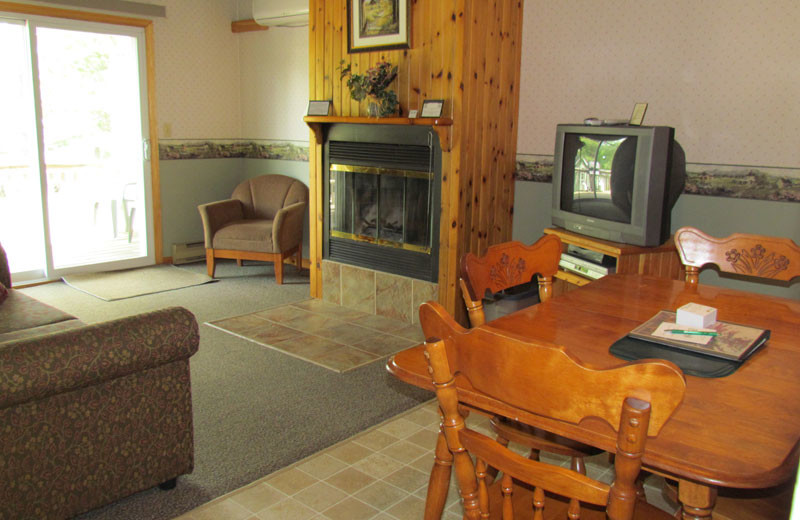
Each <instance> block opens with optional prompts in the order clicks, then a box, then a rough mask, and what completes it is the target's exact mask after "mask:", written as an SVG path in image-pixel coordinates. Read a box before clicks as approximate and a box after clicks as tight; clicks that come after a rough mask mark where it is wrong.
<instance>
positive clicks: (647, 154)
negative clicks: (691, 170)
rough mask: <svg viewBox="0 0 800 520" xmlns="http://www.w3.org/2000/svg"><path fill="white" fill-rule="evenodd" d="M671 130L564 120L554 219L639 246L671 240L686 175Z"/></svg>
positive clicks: (558, 151)
mask: <svg viewBox="0 0 800 520" xmlns="http://www.w3.org/2000/svg"><path fill="white" fill-rule="evenodd" d="M673 135H674V130H673V129H672V128H670V127H665V126H652V127H646V126H628V125H616V126H588V125H558V127H557V130H556V147H555V154H554V164H553V166H554V169H553V209H552V213H551V215H552V221H553V224H554V225H556V226H560V227H562V228H565V229H567V230H570V231H574V232H577V233H581V234H584V235H588V236H592V237H595V238H601V239H605V240H610V241H614V242H622V243H626V244H633V245H639V246H655V245H659V244H661V243H663V242H664V241H666V240H667V238H669V232H670V229H669V228H670V214H671V210H672V206H673V205H674V204H675V201H676V200H677V197H678V195H679V194H680V192H681V191H683V185H684V180H685V175H686V171H685V162H684V160H683V151H682V150H681V149H680V146H679V145H678V144H677V143H676V142H675V141H674V139H673ZM676 158H677V160H674V159H676Z"/></svg>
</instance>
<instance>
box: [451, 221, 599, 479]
mask: <svg viewBox="0 0 800 520" xmlns="http://www.w3.org/2000/svg"><path fill="white" fill-rule="evenodd" d="M560 259H561V240H560V239H559V238H558V237H557V236H555V235H545V236H543V237H542V238H540V239H539V240H537V241H536V242H535V243H534V244H533V245H531V246H526V245H524V244H523V243H521V242H506V243H503V244H497V245H494V246H490V247H489V249H488V250H487V251H486V254H485V255H483V256H481V257H478V256H476V255H474V254H472V253H467V254H466V255H464V256H463V257H462V258H461V278H460V279H459V283H460V284H461V294H462V296H463V297H464V303H465V304H466V306H467V311H468V314H469V321H470V324H471V325H472V326H473V327H477V326H479V325H483V324H484V323H485V322H486V317H485V314H484V309H483V297H484V295H485V293H486V291H487V290H488V291H490V292H491V293H496V292H499V291H503V290H506V289H510V288H512V287H516V286H518V285H521V284H524V283H527V282H529V281H531V280H532V279H533V276H534V275H537V274H538V283H539V301H540V302H544V301H547V300H549V299H550V298H551V297H552V294H553V276H554V275H555V274H556V272H557V271H558V261H559V260H560ZM490 424H491V427H492V429H493V430H494V432H495V433H496V434H497V436H498V438H497V440H498V442H501V443H504V444H508V442H509V441H511V442H515V443H518V444H522V445H523V446H526V447H527V448H529V449H530V450H531V453H530V458H531V459H533V460H539V452H540V451H544V452H548V453H555V454H558V455H564V456H567V457H570V459H571V464H572V469H574V470H576V471H579V472H581V473H583V474H585V473H586V465H585V463H584V457H586V456H589V455H594V454H596V453H600V450H597V449H595V448H592V447H591V446H587V445H585V444H581V443H579V442H575V441H572V440H570V439H565V438H563V437H559V436H557V435H553V434H551V433H549V432H545V431H543V430H539V429H534V428H530V427H527V426H525V425H521V424H519V423H517V422H516V421H512V420H509V419H506V418H503V417H493V418H492V419H491V423H490Z"/></svg>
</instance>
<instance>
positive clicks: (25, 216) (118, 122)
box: [0, 18, 154, 281]
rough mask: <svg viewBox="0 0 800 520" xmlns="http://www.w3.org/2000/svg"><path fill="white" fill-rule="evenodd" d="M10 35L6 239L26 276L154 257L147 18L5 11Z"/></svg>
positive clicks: (1, 61) (0, 168)
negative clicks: (98, 19) (125, 23)
mask: <svg viewBox="0 0 800 520" xmlns="http://www.w3.org/2000/svg"><path fill="white" fill-rule="evenodd" d="M0 43H1V44H3V48H4V49H8V50H9V52H4V53H2V56H0V66H1V67H3V69H2V70H4V71H11V74H9V76H8V78H10V79H8V80H0V95H2V98H0V109H2V111H3V113H4V114H7V115H8V117H7V118H4V119H5V121H4V124H3V125H2V127H3V129H2V130H1V131H2V132H3V133H2V134H0V138H1V139H2V142H0V219H2V220H0V221H2V222H3V225H2V226H0V242H2V243H3V245H4V248H5V249H6V251H7V253H8V255H9V260H10V263H11V267H12V271H13V273H14V278H15V281H21V280H25V279H36V278H56V277H59V276H62V275H63V274H67V273H69V272H77V271H88V270H109V269H119V268H126V267H135V266H140V265H149V264H152V263H154V255H153V239H152V233H150V232H149V230H150V229H152V225H151V224H152V222H151V213H152V212H151V210H150V208H151V207H152V203H151V197H150V191H151V190H150V183H151V180H150V171H149V166H150V165H149V157H148V156H147V153H148V151H147V149H146V145H147V142H148V141H147V135H148V121H147V110H146V107H147V103H146V89H145V88H144V85H145V84H146V82H145V79H146V78H145V74H146V72H145V71H146V68H145V66H144V54H145V52H144V37H143V30H142V29H140V28H130V27H118V26H111V25H102V24H94V23H89V22H76V21H62V20H51V19H36V18H28V19H24V20H0ZM11 222H13V223H14V225H6V223H11Z"/></svg>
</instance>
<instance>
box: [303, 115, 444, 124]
mask: <svg viewBox="0 0 800 520" xmlns="http://www.w3.org/2000/svg"><path fill="white" fill-rule="evenodd" d="M303 121H305V122H306V124H310V123H323V124H324V123H329V124H332V123H351V124H358V125H429V126H452V124H453V120H452V119H450V118H449V117H425V118H422V117H418V118H413V119H412V118H409V117H353V116H305V117H304V118H303Z"/></svg>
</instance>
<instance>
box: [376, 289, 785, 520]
mask: <svg viewBox="0 0 800 520" xmlns="http://www.w3.org/2000/svg"><path fill="white" fill-rule="evenodd" d="M690 302H695V303H699V304H702V305H707V306H710V307H714V308H716V309H717V319H718V320H720V321H729V322H735V323H740V324H745V325H750V326H753V327H759V328H764V329H769V330H770V331H771V335H770V338H769V340H768V342H767V344H766V345H765V346H764V347H762V348H761V349H760V350H758V351H757V352H756V353H755V354H753V355H752V356H751V357H750V358H749V359H748V360H747V361H745V362H744V363H743V364H742V365H741V366H740V367H739V368H738V369H737V370H736V371H735V372H734V373H733V374H731V375H728V376H725V377H719V378H703V377H695V376H691V375H686V393H685V396H684V400H683V402H682V403H681V404H680V406H679V407H678V409H677V410H676V412H675V414H674V415H673V416H672V417H671V418H670V419H669V421H668V422H667V423H666V425H665V426H664V428H663V429H662V431H661V433H660V434H659V435H658V437H656V438H653V439H648V442H647V447H646V451H645V454H644V457H643V464H644V466H645V467H646V468H648V469H650V470H652V471H654V472H656V473H659V474H661V475H664V476H666V477H669V478H673V479H675V480H677V481H678V498H679V500H680V501H681V504H682V507H683V518H684V519H687V520H688V519H698V518H711V512H712V510H713V507H714V502H715V500H716V496H717V489H718V488H719V487H730V488H742V489H760V488H767V487H771V486H775V485H778V484H781V483H783V482H785V481H787V480H789V479H790V478H792V477H793V476H794V475H795V474H796V471H797V464H798V454H799V453H800V442H799V441H800V301H797V300H792V299H786V298H778V297H773V296H766V295H762V294H756V293H751V292H745V291H739V290H733V289H727V288H723V287H718V286H710V285H698V286H694V287H690V286H687V285H686V284H685V283H684V282H683V281H676V280H670V279H665V278H656V277H652V276H647V275H609V276H606V277H603V278H601V279H599V280H597V281H594V282H592V283H591V284H589V285H586V286H584V287H581V288H580V289H576V290H573V291H570V292H567V293H565V294H563V295H561V296H558V297H555V298H552V299H551V300H549V301H547V302H544V303H540V304H538V305H534V306H531V307H527V308H524V309H522V310H519V311H517V312H514V313H512V314H509V315H507V316H504V317H501V318H499V319H496V320H494V321H491V322H489V323H487V324H485V325H483V326H484V327H494V328H496V329H501V330H503V331H507V332H512V333H514V334H518V335H522V336H524V337H527V338H532V339H536V340H544V341H548V342H551V343H554V344H557V345H562V346H564V347H565V348H566V350H567V352H569V353H570V354H572V355H573V356H575V357H576V358H578V359H579V360H580V361H581V362H583V363H584V364H587V365H589V366H591V367H593V368H599V369H603V368H610V367H613V366H616V365H619V364H622V363H625V361H623V360H620V359H618V358H616V357H614V356H613V355H611V354H610V353H609V347H610V346H611V345H612V344H613V343H614V342H615V341H617V340H618V339H620V338H622V337H624V336H626V334H627V333H628V332H629V331H631V330H632V329H633V328H635V327H636V326H637V325H640V324H641V323H643V322H645V321H647V320H648V319H649V318H651V317H652V316H653V315H655V314H656V313H657V312H658V311H660V310H671V311H674V310H676V309H677V308H678V307H680V306H682V305H684V304H686V303H690ZM423 352H424V345H418V346H415V347H411V348H409V349H407V350H404V351H402V352H399V353H398V354H396V355H395V356H393V357H392V358H391V359H390V360H389V362H388V363H387V369H388V370H389V372H390V373H391V374H393V375H394V376H395V377H397V378H399V379H400V380H402V381H405V382H407V383H410V384H412V385H415V386H418V387H421V388H428V389H433V385H432V383H431V379H430V376H429V374H428V367H427V363H426V361H425V358H424V354H423ZM531 361H532V362H535V360H531ZM457 385H458V390H459V398H460V399H461V400H463V402H465V403H466V404H468V405H470V406H471V407H475V408H477V409H479V410H484V411H485V412H487V413H490V414H501V415H507V414H516V416H517V417H520V418H522V419H524V422H527V423H530V424H532V425H534V426H537V427H540V428H544V429H546V430H549V431H552V432H553V433H556V434H559V435H562V436H565V437H567V438H571V439H574V440H576V441H580V442H583V443H587V444H590V445H592V446H595V447H597V448H600V449H603V450H605V451H609V452H613V451H615V448H616V447H615V441H616V434H615V432H614V431H613V429H612V428H611V427H610V426H609V425H608V424H607V423H604V422H602V421H600V420H592V419H589V420H584V421H582V422H581V423H580V424H568V423H563V422H558V421H554V420H551V419H547V418H544V417H540V416H536V415H533V414H525V413H524V411H520V410H509V409H508V408H504V407H503V405H502V403H499V402H497V401H491V400H489V401H487V400H485V399H482V400H476V399H475V395H474V394H471V393H470V388H469V383H468V382H465V381H463V380H458V379H457ZM511 416H512V417H515V415H511ZM448 457H449V453H448V452H447V451H446V444H445V443H444V439H443V438H442V436H441V434H440V439H439V442H438V445H437V451H436V459H437V460H436V463H435V464H434V468H433V470H432V475H431V480H430V485H429V489H428V497H427V502H426V513H425V518H426V520H432V519H434V518H438V516H439V515H441V506H442V505H443V503H444V500H445V497H446V494H447V486H448V484H449V478H450V476H449V471H450V468H449V465H448V460H447V459H448Z"/></svg>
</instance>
